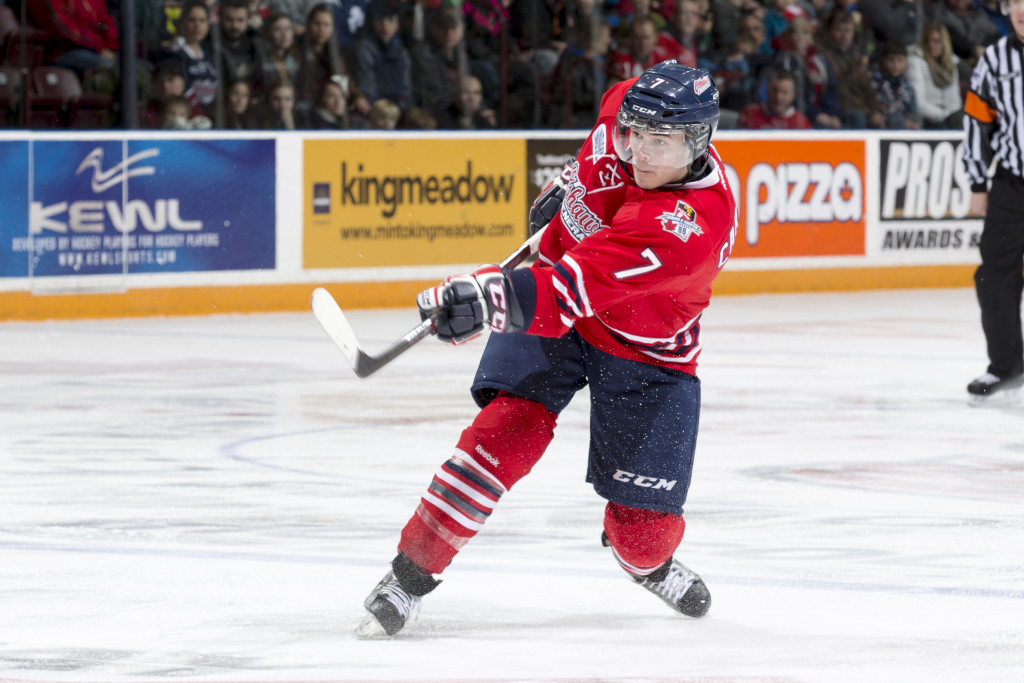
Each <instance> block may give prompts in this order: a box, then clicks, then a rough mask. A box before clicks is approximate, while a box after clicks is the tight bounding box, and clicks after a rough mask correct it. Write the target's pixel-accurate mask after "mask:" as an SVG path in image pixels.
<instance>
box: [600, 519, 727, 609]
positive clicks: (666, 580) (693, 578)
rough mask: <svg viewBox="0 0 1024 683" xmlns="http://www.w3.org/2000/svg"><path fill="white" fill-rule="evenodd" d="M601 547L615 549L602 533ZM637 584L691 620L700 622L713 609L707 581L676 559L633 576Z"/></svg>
mask: <svg viewBox="0 0 1024 683" xmlns="http://www.w3.org/2000/svg"><path fill="white" fill-rule="evenodd" d="M601 545H603V546H604V547H605V548H610V547H611V545H612V544H611V541H609V540H608V534H606V533H604V532H603V531H602V532H601ZM630 578H632V579H633V581H634V582H636V583H638V584H640V585H641V586H643V587H644V588H646V589H647V590H649V591H650V592H652V593H654V594H655V595H657V596H658V597H659V598H661V599H662V600H663V601H664V602H665V604H667V605H668V606H669V607H671V608H672V609H674V610H675V611H677V612H679V613H680V614H684V615H686V616H688V617H693V618H694V619H700V618H701V617H702V616H704V615H705V614H707V613H708V610H709V609H711V591H709V590H708V587H707V584H705V583H704V579H702V578H700V576H698V575H697V572H694V571H692V570H690V569H688V568H687V567H686V566H685V565H683V564H682V563H681V562H679V560H677V559H675V558H672V559H671V560H669V561H668V562H666V563H665V564H663V565H661V566H660V567H659V568H657V569H655V570H654V572H652V573H651V574H648V575H647V576H631V577H630Z"/></svg>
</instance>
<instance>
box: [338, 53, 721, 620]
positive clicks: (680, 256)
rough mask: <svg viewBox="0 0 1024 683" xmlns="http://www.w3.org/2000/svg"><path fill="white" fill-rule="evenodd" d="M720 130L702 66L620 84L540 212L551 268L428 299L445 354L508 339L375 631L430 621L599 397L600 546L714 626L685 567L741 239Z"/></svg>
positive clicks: (492, 349) (476, 276) (414, 525)
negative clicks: (719, 314) (712, 372)
mask: <svg viewBox="0 0 1024 683" xmlns="http://www.w3.org/2000/svg"><path fill="white" fill-rule="evenodd" d="M718 118H719V106H718V92H717V90H716V88H715V85H714V82H713V81H712V79H711V77H710V76H709V74H708V73H707V71H704V70H703V69H694V68H691V67H688V66H683V65H681V64H679V63H677V62H676V61H675V60H669V61H666V62H662V63H660V64H658V65H656V66H654V67H652V68H650V69H648V70H647V71H646V72H644V73H643V74H642V75H641V76H639V77H638V78H633V79H630V80H627V81H623V82H621V83H618V84H616V85H615V86H613V87H612V88H611V89H610V90H609V91H608V92H607V93H606V94H605V96H604V99H603V101H602V104H601V109H600V113H599V115H598V119H597V123H596V125H595V126H594V128H593V130H592V131H591V133H590V136H589V137H588V138H587V140H586V142H584V144H583V146H582V148H581V149H580V152H579V153H578V155H577V158H576V159H575V160H574V161H572V162H570V163H569V164H568V165H567V166H566V168H565V169H564V170H563V172H562V174H561V177H560V179H559V180H558V181H556V182H555V183H554V184H552V185H550V186H549V187H548V188H546V189H545V191H544V192H542V193H541V195H540V196H539V197H538V199H537V200H536V202H535V203H534V211H531V220H530V223H531V229H534V230H535V229H539V228H540V227H542V226H543V224H544V223H547V222H548V220H550V224H549V225H548V228H547V231H546V233H545V234H544V236H543V239H542V241H541V246H540V258H539V260H538V262H537V263H536V264H535V265H534V266H533V267H532V268H529V269H520V270H514V271H507V270H502V269H501V268H499V267H498V266H493V265H488V266H483V267H481V268H479V269H477V270H476V271H474V272H473V273H470V274H468V275H455V276H452V277H449V278H448V279H447V280H446V281H445V282H443V283H442V284H440V285H438V286H436V287H433V288H431V289H428V290H426V291H424V292H422V293H421V294H420V295H419V296H418V298H417V305H418V306H419V309H420V312H421V315H422V316H423V317H424V319H426V318H428V317H435V316H436V331H437V336H438V338H439V339H441V340H442V341H444V342H447V343H451V344H459V343H462V342H465V341H467V340H469V339H471V338H473V337H475V336H477V335H479V334H481V333H482V332H483V330H484V327H485V326H486V327H489V328H490V330H491V331H492V334H491V335H490V337H489V339H488V343H487V347H486V349H485V350H484V353H483V357H482V359H481V361H480V365H479V368H478V370H477V374H476V378H475V380H474V383H473V385H472V393H473V396H474V398H475V400H476V402H477V403H478V404H479V405H480V406H481V408H482V410H481V411H480V413H479V414H478V415H477V417H476V419H475V420H474V421H473V423H472V425H470V426H469V428H467V429H466V430H465V431H464V432H463V433H462V437H461V438H460V439H459V441H458V444H457V446H456V448H455V452H454V454H453V455H452V456H451V457H450V458H449V459H448V461H447V462H445V463H444V464H442V465H441V467H440V468H439V469H438V470H437V473H436V474H435V476H434V478H433V481H432V482H431V483H430V485H429V487H428V488H427V491H426V493H425V494H424V495H423V497H422V498H421V500H420V502H419V506H418V507H417V508H416V511H415V513H414V514H413V515H412V517H411V518H410V520H409V521H408V523H407V524H406V525H405V528H404V529H403V530H402V534H401V539H400V541H399V543H398V556H397V557H396V558H395V559H394V560H393V561H392V563H391V571H389V572H388V573H387V574H386V575H385V577H384V578H383V579H382V580H381V581H380V583H379V584H378V585H377V586H376V587H375V588H374V589H373V591H372V592H371V593H370V595H369V596H368V597H367V598H366V602H365V607H366V609H367V613H366V615H365V617H364V619H363V621H362V622H361V623H360V624H359V626H358V628H357V633H358V634H359V635H361V636H378V635H387V636H392V635H395V634H396V633H398V632H399V631H401V630H402V628H403V627H404V626H405V625H406V623H407V622H409V621H410V620H411V619H412V618H414V616H415V615H416V614H417V613H418V610H419V605H420V599H421V597H422V596H424V595H426V594H427V593H429V592H430V591H432V590H433V589H434V588H435V587H436V586H437V584H438V583H440V582H439V581H438V579H436V578H435V575H437V574H440V573H441V572H442V571H443V570H444V569H445V567H447V566H448V564H449V563H450V562H451V561H452V559H453V558H454V557H455V555H456V553H458V552H459V550H460V549H461V548H462V546H464V545H465V544H466V543H467V542H468V541H469V540H470V539H471V538H472V537H473V536H474V535H475V534H476V533H477V532H478V531H479V530H480V529H481V528H482V526H483V524H484V522H486V521H487V518H488V517H489V516H490V514H491V512H492V511H493V509H494V508H495V506H496V505H497V503H498V501H499V500H500V499H501V496H502V494H504V493H505V492H506V491H508V490H509V489H510V488H512V486H513V485H514V484H515V483H516V482H517V481H519V479H521V478H522V477H523V476H525V475H526V474H527V473H528V472H529V471H530V469H531V468H532V467H533V466H534V465H535V464H536V463H537V461H538V460H539V459H540V457H541V455H543V453H544V450H545V449H546V448H547V446H548V443H549V442H550V441H551V438H552V436H553V429H554V427H555V422H556V419H557V417H558V414H559V412H560V411H561V410H562V409H563V408H565V406H566V405H567V404H568V403H569V401H570V399H572V397H573V395H574V394H575V393H576V392H577V391H579V390H580V389H582V388H583V387H584V386H586V385H588V384H589V386H590V397H591V428H590V430H591V439H590V455H589V463H588V470H587V481H589V482H590V483H591V484H592V485H593V487H594V490H595V491H596V492H597V494H598V495H600V496H601V497H603V498H605V499H606V500H607V503H606V506H605V514H604V533H603V534H602V542H603V543H604V544H605V545H607V546H610V547H611V549H612V552H613V554H614V557H615V559H616V560H618V562H619V564H620V565H621V567H622V568H623V569H624V570H625V571H626V572H627V574H628V576H630V577H631V578H632V579H633V580H634V581H635V582H636V583H637V584H639V585H640V586H643V587H644V588H646V589H647V590H649V591H650V592H652V593H654V594H655V595H657V596H658V597H660V598H661V599H662V600H664V601H665V602H666V603H668V604H669V606H671V607H672V608H673V609H675V610H676V611H678V612H680V613H682V614H684V615H687V616H690V617H702V616H704V614H706V613H707V611H708V608H709V607H710V605H711V596H710V593H709V592H708V588H707V586H706V585H705V584H704V581H702V580H701V578H700V577H699V576H698V575H697V574H696V573H694V572H693V571H691V570H690V569H688V568H686V567H685V566H683V565H682V564H681V563H680V562H679V561H677V560H674V559H673V553H674V552H675V550H676V548H677V546H678V545H679V543H680V541H681V540H682V537H683V529H684V527H685V523H684V521H683V514H682V513H683V503H684V502H685V500H686V494H687V490H688V488H689V484H690V474H691V469H692V466H693V458H694V447H695V441H696V437H697V422H698V416H699V412H700V382H699V380H698V379H697V377H696V375H695V372H696V366H697V356H698V354H699V353H700V349H701V336H700V316H701V312H702V311H703V310H704V308H705V307H707V305H708V300H709V298H710V296H711V283H712V281H713V280H714V279H715V276H716V275H717V274H718V273H719V271H720V270H721V269H722V267H723V266H724V265H725V262H726V261H727V260H728V258H729V255H730V252H731V249H732V245H733V242H734V240H735V237H736V204H735V201H734V199H733V196H732V192H731V190H730V189H729V186H728V184H727V181H726V177H725V171H724V168H723V166H722V161H721V159H720V158H719V156H718V153H717V152H716V151H715V149H714V148H713V147H712V146H711V137H712V135H713V134H714V132H715V129H716V127H717V125H718Z"/></svg>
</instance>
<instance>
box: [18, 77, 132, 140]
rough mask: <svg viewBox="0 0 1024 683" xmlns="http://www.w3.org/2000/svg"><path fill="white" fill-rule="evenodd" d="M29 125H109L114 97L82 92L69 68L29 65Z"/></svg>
mask: <svg viewBox="0 0 1024 683" xmlns="http://www.w3.org/2000/svg"><path fill="white" fill-rule="evenodd" d="M30 80H31V87H30V91H29V99H28V102H29V106H28V117H27V120H28V127H29V128H80V129H81V128H109V127H110V124H111V111H112V109H113V104H114V99H113V97H111V96H110V95H106V94H103V93H84V92H82V83H81V81H79V80H78V76H77V75H76V74H75V72H74V71H71V70H70V69H64V68H61V67H58V66H41V67H37V68H35V69H32V72H31V78H30Z"/></svg>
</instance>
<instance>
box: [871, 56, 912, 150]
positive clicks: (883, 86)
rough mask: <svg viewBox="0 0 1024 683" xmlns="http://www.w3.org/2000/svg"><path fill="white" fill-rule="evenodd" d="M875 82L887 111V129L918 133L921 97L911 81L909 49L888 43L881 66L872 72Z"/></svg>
mask: <svg viewBox="0 0 1024 683" xmlns="http://www.w3.org/2000/svg"><path fill="white" fill-rule="evenodd" d="M871 82H872V83H873V84H874V86H875V92H877V93H878V101H879V102H880V103H881V104H882V108H883V110H884V112H885V127H886V128H889V129H900V128H910V129H914V130H917V129H919V128H920V127H921V115H920V114H919V113H918V111H917V97H916V96H915V94H914V87H913V86H912V85H911V84H910V79H908V78H907V48H906V47H905V46H904V45H901V44H899V43H894V42H888V43H886V44H885V46H884V47H883V48H882V56H881V58H880V59H879V63H878V65H877V66H876V67H875V69H874V70H873V71H872V72H871Z"/></svg>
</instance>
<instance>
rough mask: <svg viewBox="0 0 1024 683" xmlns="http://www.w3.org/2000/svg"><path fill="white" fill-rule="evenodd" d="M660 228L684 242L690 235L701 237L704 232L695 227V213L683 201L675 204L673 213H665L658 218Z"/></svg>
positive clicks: (697, 226)
mask: <svg viewBox="0 0 1024 683" xmlns="http://www.w3.org/2000/svg"><path fill="white" fill-rule="evenodd" d="M658 220H660V221H661V227H662V228H664V229H665V230H668V231H669V232H670V233H672V234H673V235H675V236H676V237H678V238H679V239H681V240H682V241H684V242H686V241H688V240H689V239H690V235H698V236H700V235H703V234H704V231H703V230H701V229H700V226H699V225H697V212H696V211H694V210H693V207H692V206H690V205H689V204H687V203H686V202H684V201H678V202H676V208H675V211H673V212H672V213H669V212H667V211H666V212H665V213H663V214H661V215H660V216H658Z"/></svg>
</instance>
